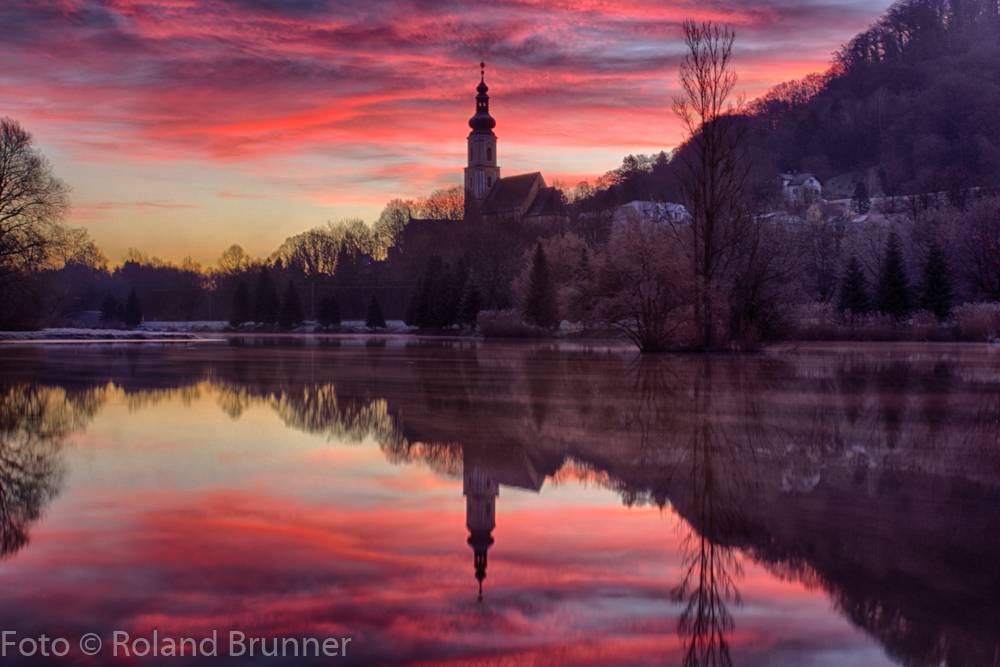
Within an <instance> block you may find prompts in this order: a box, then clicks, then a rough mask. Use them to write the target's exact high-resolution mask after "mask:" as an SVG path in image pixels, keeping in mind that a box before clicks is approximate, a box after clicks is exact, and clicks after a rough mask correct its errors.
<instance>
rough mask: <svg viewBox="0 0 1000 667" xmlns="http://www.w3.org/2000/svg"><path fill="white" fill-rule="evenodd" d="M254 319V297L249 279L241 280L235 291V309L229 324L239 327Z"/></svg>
mask: <svg viewBox="0 0 1000 667" xmlns="http://www.w3.org/2000/svg"><path fill="white" fill-rule="evenodd" d="M252 319H253V298H252V297H251V296H250V288H249V287H247V281H245V280H241V281H240V284H239V285H237V286H236V291H235V292H234V293H233V309H232V312H231V314H230V315H229V326H232V327H238V326H241V325H243V324H246V323H247V322H249V321H251V320H252Z"/></svg>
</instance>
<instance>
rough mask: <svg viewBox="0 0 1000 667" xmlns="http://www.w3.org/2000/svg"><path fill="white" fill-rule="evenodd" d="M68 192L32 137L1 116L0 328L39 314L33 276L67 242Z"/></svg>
mask: <svg viewBox="0 0 1000 667" xmlns="http://www.w3.org/2000/svg"><path fill="white" fill-rule="evenodd" d="M68 207H69V188H68V187H67V186H66V184H65V183H63V182H62V181H61V180H59V179H58V178H56V177H55V176H54V175H53V173H52V167H51V166H50V165H49V162H48V160H46V159H45V157H43V156H42V154H41V153H40V152H39V151H38V149H37V148H36V147H35V142H34V139H33V138H32V136H31V133H30V132H28V131H27V130H25V129H24V128H22V127H21V126H20V124H18V123H17V121H14V120H11V119H10V118H0V326H8V327H9V326H17V325H18V324H19V323H23V322H26V321H28V320H30V319H32V318H34V317H36V316H37V313H36V312H30V311H31V310H32V309H34V308H37V303H35V302H36V301H37V299H36V298H35V297H36V295H35V294H34V293H33V292H34V290H33V289H31V286H30V280H31V277H32V275H33V274H34V273H35V272H37V271H39V270H41V269H42V268H45V267H46V266H47V264H48V262H49V261H50V260H51V259H52V257H53V254H54V252H55V251H56V250H57V248H58V247H59V246H60V245H64V244H65V241H66V233H67V231H68V230H66V229H65V227H63V225H62V219H63V214H64V213H65V212H66V209H67V208H68Z"/></svg>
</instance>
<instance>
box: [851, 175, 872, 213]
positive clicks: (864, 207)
mask: <svg viewBox="0 0 1000 667" xmlns="http://www.w3.org/2000/svg"><path fill="white" fill-rule="evenodd" d="M851 203H852V204H853V205H854V210H855V211H857V212H858V215H864V214H865V213H867V212H868V211H869V209H871V207H872V200H871V198H870V197H869V196H868V186H867V185H865V182H864V181H858V184H857V185H855V186H854V196H853V197H851Z"/></svg>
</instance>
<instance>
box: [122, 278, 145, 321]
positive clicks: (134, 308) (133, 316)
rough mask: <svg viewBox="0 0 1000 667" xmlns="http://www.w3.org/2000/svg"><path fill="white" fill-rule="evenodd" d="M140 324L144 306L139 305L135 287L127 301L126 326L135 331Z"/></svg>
mask: <svg viewBox="0 0 1000 667" xmlns="http://www.w3.org/2000/svg"><path fill="white" fill-rule="evenodd" d="M140 324H142V304H141V303H139V295H138V294H136V293H135V288H134V287H133V288H132V291H131V292H129V293H128V298H127V299H126V300H125V326H127V327H128V328H129V329H134V328H136V327H137V326H139V325H140Z"/></svg>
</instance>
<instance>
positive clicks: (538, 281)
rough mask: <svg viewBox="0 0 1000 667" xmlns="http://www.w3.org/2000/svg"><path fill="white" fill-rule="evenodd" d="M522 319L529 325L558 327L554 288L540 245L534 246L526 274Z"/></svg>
mask: <svg viewBox="0 0 1000 667" xmlns="http://www.w3.org/2000/svg"><path fill="white" fill-rule="evenodd" d="M524 318H525V319H526V320H527V321H528V323H529V324H534V325H535V326H539V327H544V328H546V329H554V328H555V327H558V326H559V321H560V319H559V305H558V303H557V302H556V288H555V284H554V283H553V282H552V276H551V274H550V273H549V263H548V260H546V259H545V251H544V250H542V244H541V243H538V244H536V245H535V257H534V259H533V260H532V262H531V272H530V273H529V274H528V294H527V296H526V298H525V301H524Z"/></svg>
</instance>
